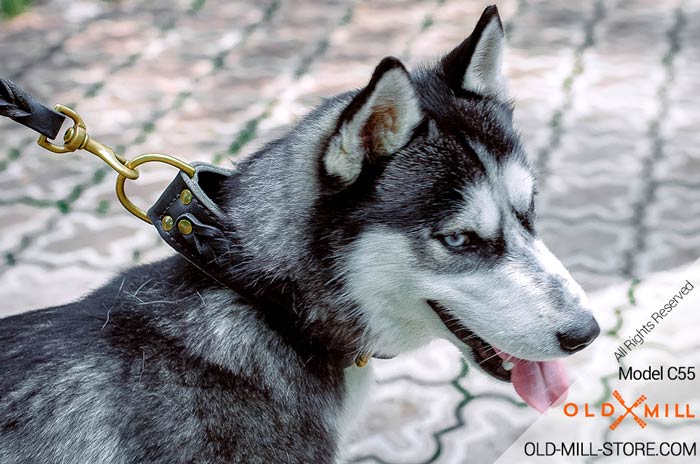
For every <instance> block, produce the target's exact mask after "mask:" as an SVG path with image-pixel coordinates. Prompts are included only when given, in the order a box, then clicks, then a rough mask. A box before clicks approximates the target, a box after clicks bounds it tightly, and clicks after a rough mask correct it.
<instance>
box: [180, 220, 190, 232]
mask: <svg viewBox="0 0 700 464" xmlns="http://www.w3.org/2000/svg"><path fill="white" fill-rule="evenodd" d="M177 230H179V231H180V233H181V234H183V235H187V234H191V233H192V223H191V222H190V221H188V220H187V219H181V220H180V221H179V222H178V223H177Z"/></svg>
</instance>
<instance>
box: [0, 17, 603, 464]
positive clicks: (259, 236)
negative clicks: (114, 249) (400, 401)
mask: <svg viewBox="0 0 700 464" xmlns="http://www.w3.org/2000/svg"><path fill="white" fill-rule="evenodd" d="M503 43H504V37H503V29H502V27H501V23H500V19H499V17H498V13H497V11H496V9H495V7H489V8H487V9H486V11H485V12H484V14H483V16H482V18H481V19H480V21H479V23H478V25H477V27H476V29H475V30H474V32H473V33H472V35H471V36H470V37H469V38H467V39H466V40H465V41H464V42H463V43H462V44H460V45H459V46H458V47H457V48H455V49H454V50H453V51H452V52H450V53H449V54H448V55H447V56H446V57H445V58H443V59H442V60H440V61H439V62H438V63H437V64H436V65H434V66H431V67H424V68H420V69H417V70H415V71H414V72H412V73H409V72H407V71H406V69H405V68H404V67H403V65H402V64H401V63H400V62H399V61H398V60H396V59H394V58H386V59H385V60H383V61H382V62H381V63H380V64H379V66H378V67H377V68H376V70H375V72H374V74H373V76H372V78H371V80H370V82H369V84H368V85H367V86H366V87H365V88H363V89H362V90H359V91H353V92H348V93H345V94H342V95H339V96H336V97H333V98H330V99H328V100H326V101H325V102H324V103H323V104H321V105H320V106H319V107H318V108H316V109H315V110H313V111H312V112H311V113H310V114H309V115H308V116H307V117H306V118H304V119H303V120H302V121H301V122H300V123H299V124H298V125H297V126H296V127H295V128H294V129H293V130H291V131H290V132H289V133H288V134H287V135H285V136H284V137H282V138H280V139H278V140H276V141H275V142H273V143H271V144H269V145H267V146H266V147H264V148H263V149H262V150H260V151H259V152H257V153H255V154H253V155H252V156H250V157H249V158H248V159H246V160H245V161H243V162H241V163H240V164H239V165H238V166H237V168H236V169H237V174H236V175H235V176H234V178H232V180H231V183H230V185H227V186H226V187H225V188H224V195H223V196H222V198H220V199H219V200H220V202H221V203H222V204H223V205H224V208H226V210H227V213H228V214H227V217H228V218H229V219H230V221H229V223H228V224H226V225H225V226H226V229H227V231H228V235H227V239H226V240H222V242H221V243H219V244H218V245H219V252H220V253H231V254H235V262H236V266H235V268H233V269H231V275H232V277H233V278H234V279H237V280H238V281H239V282H243V283H245V285H247V286H249V288H251V289H252V290H254V291H255V292H256V293H257V294H259V295H261V297H262V298H265V297H266V295H272V296H274V298H273V300H280V301H283V302H284V303H283V304H279V305H277V306H276V307H275V308H274V310H270V307H269V305H266V309H265V310H263V309H262V306H259V305H256V304H254V303H253V304H250V303H247V302H245V301H243V300H241V299H240V298H239V297H238V296H237V295H236V294H235V293H234V292H233V291H231V290H229V289H227V288H224V287H222V286H220V285H218V284H217V283H216V282H213V281H211V280H210V279H209V278H208V277H206V276H205V275H203V274H202V273H201V272H200V271H198V270H197V269H195V268H193V267H192V266H191V265H189V264H188V263H187V262H186V261H185V260H184V259H182V258H180V257H178V256H175V257H172V258H170V259H166V260H164V261H161V262H157V263H154V264H150V265H146V266H142V267H138V268H134V269H131V270H128V271H126V272H124V273H123V274H121V275H119V276H117V277H116V278H115V279H114V280H113V281H112V282H111V283H110V284H108V285H106V286H105V287H103V288H100V289H98V290H97V291H95V292H93V293H91V294H90V295H88V296H86V297H85V298H83V299H82V300H80V301H78V302H75V303H72V304H69V305H65V306H60V307H54V308H48V309H43V310H39V311H34V312H29V313H25V314H21V315H17V316H13V317H8V318H6V319H2V320H0V347H2V349H1V350H0V372H2V374H1V375H0V462H2V463H4V464H12V463H23V464H26V463H48V462H51V463H97V462H99V463H134V462H140V463H151V462H152V463H191V462H199V463H224V462H225V463H231V462H241V463H270V462H289V463H311V462H313V463H324V462H335V461H336V460H337V459H338V457H339V455H340V451H339V448H340V444H341V441H342V439H343V437H345V436H346V434H347V432H348V430H349V424H350V417H351V416H352V415H353V413H354V412H355V411H356V410H357V406H356V405H355V404H353V401H354V400H357V399H360V398H361V397H362V396H364V393H363V392H366V390H367V388H368V387H369V383H370V378H369V377H370V368H369V367H368V368H364V369H360V368H358V367H352V368H348V369H345V368H344V365H343V363H342V362H341V360H342V359H347V357H348V356H350V357H353V356H359V355H361V354H364V353H370V354H377V355H383V356H396V355H398V354H400V353H403V352H405V351H409V350H412V349H415V348H418V347H420V346H423V345H425V344H426V343H427V342H429V341H430V340H432V339H435V338H446V339H448V340H451V341H452V342H454V343H455V344H456V345H457V346H458V347H459V348H460V349H461V350H462V351H463V352H464V353H465V355H467V356H469V357H474V356H475V351H474V349H472V347H470V345H469V344H466V343H464V342H462V341H461V340H460V338H459V333H456V332H455V331H454V330H448V328H447V326H446V324H445V323H443V321H442V320H441V318H440V317H438V315H437V313H436V311H437V308H441V311H443V315H444V314H448V315H449V317H450V318H453V319H454V321H456V323H458V324H460V327H464V328H465V330H469V331H470V332H473V334H475V335H476V336H478V337H479V339H480V340H482V341H483V342H484V343H487V344H489V345H494V346H497V347H498V348H500V349H502V350H505V351H508V352H509V353H513V354H514V355H516V356H519V357H521V358H525V359H532V360H543V359H550V358H553V357H559V356H564V355H566V354H568V351H567V350H564V349H563V348H562V346H561V342H560V339H561V336H562V334H567V335H568V336H571V337H579V338H586V337H588V338H591V333H592V332H595V330H596V329H597V326H595V327H594V325H595V321H594V320H593V319H592V317H591V316H590V313H589V311H588V310H587V309H586V300H585V295H584V294H583V292H582V290H581V288H580V287H579V286H578V285H577V284H576V283H575V282H574V281H573V279H572V278H571V276H570V275H569V274H568V272H567V271H566V270H565V269H564V268H563V267H562V265H561V264H560V263H559V261H558V260H557V259H556V258H555V257H554V256H553V255H552V254H551V253H550V252H549V251H548V250H547V248H546V247H545V245H544V244H543V243H542V241H541V240H540V239H539V238H538V236H537V233H536V232H535V229H534V224H533V223H534V220H535V212H534V195H535V179H534V176H533V174H532V172H531V170H530V167H529V165H528V163H527V161H526V158H525V153H524V151H523V148H522V146H521V144H520V140H519V138H518V134H517V132H516V131H515V130H514V128H513V126H512V108H511V104H510V103H509V101H508V100H507V98H508V97H507V91H506V88H505V85H504V81H503V77H502V75H501V69H500V64H501V56H502V50H503ZM229 240H230V241H229ZM234 242H235V244H236V246H235V247H234V246H232V245H231V244H232V243H234ZM572 334H573V335H572ZM594 336H595V335H593V337H594ZM477 359H478V358H477ZM483 367H484V366H482V368H483ZM485 370H486V371H487V372H489V373H492V374H494V372H491V371H490V370H489V369H485ZM501 374H502V372H501Z"/></svg>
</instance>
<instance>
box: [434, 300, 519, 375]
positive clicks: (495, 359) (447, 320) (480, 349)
mask: <svg viewBox="0 0 700 464" xmlns="http://www.w3.org/2000/svg"><path fill="white" fill-rule="evenodd" d="M428 304H429V305H430V307H431V308H433V311H435V312H436V313H437V315H438V316H440V320H442V323H443V324H445V326H446V327H447V328H448V329H449V330H450V332H452V334H454V336H455V337H457V338H458V339H459V341H461V342H462V343H464V344H465V345H467V346H468V347H469V348H471V351H472V356H473V359H474V362H475V363H476V364H477V365H478V366H479V367H481V368H482V369H483V370H485V371H486V372H487V373H488V374H489V375H491V376H492V377H494V378H496V379H498V380H502V381H504V382H510V371H509V370H508V369H506V368H505V367H504V366H503V364H504V362H505V360H504V359H502V358H501V357H500V356H499V355H498V352H496V350H495V349H494V347H493V345H491V344H490V343H488V342H487V341H486V340H484V339H483V338H481V337H479V336H478V335H476V334H475V333H474V332H472V331H471V330H469V329H468V328H466V327H464V326H463V325H462V324H461V323H460V322H459V321H458V320H457V319H456V318H455V317H454V316H452V315H451V314H450V313H449V312H448V311H447V309H445V307H444V306H442V305H440V303H438V302H436V301H432V300H428ZM506 366H508V365H506Z"/></svg>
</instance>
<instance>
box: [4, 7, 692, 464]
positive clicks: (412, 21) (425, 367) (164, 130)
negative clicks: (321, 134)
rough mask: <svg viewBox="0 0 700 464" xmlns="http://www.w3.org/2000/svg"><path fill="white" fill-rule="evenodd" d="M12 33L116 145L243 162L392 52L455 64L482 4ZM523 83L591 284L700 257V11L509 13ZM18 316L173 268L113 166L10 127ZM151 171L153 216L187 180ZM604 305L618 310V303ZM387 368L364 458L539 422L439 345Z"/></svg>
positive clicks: (512, 77) (100, 22)
mask: <svg viewBox="0 0 700 464" xmlns="http://www.w3.org/2000/svg"><path fill="white" fill-rule="evenodd" d="M37 3H38V5H37V6H36V7H35V8H33V9H32V10H31V11H30V12H29V13H27V14H24V15H22V16H20V17H17V18H15V19H13V20H11V21H6V22H2V23H0V44H2V46H0V75H2V76H6V77H9V78H11V79H14V80H16V81H17V82H18V83H20V84H21V85H22V86H24V87H25V88H27V89H28V90H30V91H31V92H33V93H35V94H36V95H39V96H42V97H43V100H44V101H46V102H47V103H48V102H51V103H58V102H60V103H64V104H67V105H69V106H72V107H74V108H76V109H77V110H78V111H80V113H81V114H82V116H83V117H84V118H85V120H86V121H87V122H88V125H89V128H90V132H91V133H92V134H94V135H95V136H96V138H98V139H99V140H101V141H103V142H105V143H107V144H110V145H112V146H115V147H116V148H117V149H118V151H121V152H123V153H126V154H127V156H129V157H132V156H134V155H136V154H139V153H144V152H152V151H159V152H164V153H171V154H173V155H176V156H179V157H181V158H184V159H186V160H191V161H192V160H207V161H214V162H217V163H227V162H228V160H229V159H237V158H240V157H243V156H246V155H247V154H249V153H251V152H252V151H253V150H254V149H255V148H256V147H259V146H260V145H261V144H262V143H264V142H265V141H267V140H271V139H272V138H273V137H274V136H275V135H276V134H279V133H280V132H282V131H283V130H284V129H285V128H286V127H288V126H289V125H290V124H291V123H293V121H294V120H295V119H296V118H298V117H299V116H300V115H302V114H303V113H304V111H306V109H308V108H309V107H311V106H313V105H314V104H316V103H317V102H318V101H319V99H320V98H321V97H323V96H326V95H329V94H332V93H336V92H339V91H343V90H346V89H348V88H352V87H357V86H360V85H362V84H363V83H365V82H366V81H367V80H368V78H369V76H370V73H371V71H372V69H373V68H374V66H375V65H376V63H378V61H379V60H380V59H381V58H382V57H384V56H386V55H395V56H399V57H400V58H402V59H403V60H404V61H405V62H406V63H407V64H410V65H414V64H417V63H421V62H424V61H425V60H428V59H431V58H432V57H434V56H436V55H437V54H440V53H443V52H445V51H448V50H449V49H450V48H451V47H452V46H454V45H455V44H457V43H458V42H459V41H461V40H462V39H463V38H464V37H465V36H466V34H468V33H469V31H471V28H472V27H473V25H474V23H475V21H476V19H478V16H479V14H480V12H481V10H482V9H483V7H484V6H485V5H486V2H481V1H465V0H463V1H458V0H423V1H420V0H382V1H341V0H335V1H332V0H329V1H320V0H309V1H301V0H298V1H292V0H258V1H256V2H252V1H248V0H245V1H244V0H238V1H235V2H226V1H205V0H194V1H183V0H178V1H172V0H170V1H165V0H157V1H149V2H136V1H119V2H102V1H96V0H95V1H87V0H50V1H44V2H37ZM499 9H500V11H501V15H502V17H503V19H504V21H505V23H506V28H507V32H508V40H509V51H508V55H507V57H506V68H507V75H508V78H509V84H510V88H511V93H512V96H513V97H514V98H515V99H516V101H517V106H516V121H517V123H518V125H519V126H520V128H521V129H522V132H523V137H524V141H525V144H526V147H528V149H529V153H530V157H531V160H532V162H533V164H534V166H535V167H536V169H537V171H538V173H539V181H540V191H541V194H540V198H539V204H538V209H539V217H540V219H539V228H540V232H541V235H542V236H543V237H544V238H545V240H546V241H547V242H548V243H549V245H550V248H551V249H552V251H553V252H554V253H555V254H557V255H558V256H559V257H560V258H561V259H562V261H563V262H564V263H565V264H566V265H567V266H568V267H569V269H570V270H571V271H572V273H573V274H574V276H575V277H576V278H577V279H578V280H579V281H580V282H581V283H582V284H583V285H584V287H585V288H586V289H587V290H596V289H601V288H604V287H608V286H610V285H618V287H616V288H620V287H619V286H622V287H625V286H626V285H629V283H630V282H634V281H633V280H632V279H634V278H637V277H638V278H642V279H646V277H645V276H648V275H649V273H651V272H652V271H656V270H662V269H669V268H672V267H675V266H678V265H680V264H683V263H685V262H688V261H690V260H693V259H695V258H697V257H698V256H700V206H699V205H700V201H698V200H700V151H699V150H698V149H697V147H698V146H699V145H700V111H698V108H700V91H699V90H700V40H699V39H700V0H688V1H681V0H671V1H664V2H658V1H652V0H615V1H605V2H603V1H602V0H598V1H588V0H584V1H577V2H561V1H555V0H546V1H544V0H543V1H534V0H518V1H515V0H506V1H503V2H500V3H499ZM0 134H2V136H1V137H0V189H1V191H2V192H3V195H2V196H0V217H2V218H3V226H2V228H1V229H0V253H1V256H0V258H1V260H0V301H3V311H4V312H3V314H5V315H6V314H10V313H15V312H20V311H25V310H28V309H31V308H35V307H39V306H45V305H53V304H59V303H63V302H67V301H70V300H72V299H74V298H76V297H78V296H80V295H82V294H84V293H85V292H86V291H87V290H89V289H91V288H95V287H97V286H99V285H100V284H101V283H103V282H104V281H105V280H106V279H108V278H109V276H110V275H112V274H113V273H114V272H115V271H117V270H118V269H123V268H125V267H127V266H129V265H131V264H133V263H138V262H143V261H148V260H153V259H156V258H159V257H162V256H165V255H167V254H168V253H169V252H168V250H167V248H166V247H165V246H164V245H163V244H162V243H161V242H160V239H159V238H158V237H157V236H156V235H155V234H154V232H153V231H152V230H151V229H150V227H149V226H147V225H146V224H142V223H140V221H138V220H136V219H134V218H133V217H131V216H130V215H128V214H127V213H126V212H125V211H124V210H122V209H121V207H120V206H119V204H118V203H117V202H116V200H115V198H114V194H113V188H114V187H113V181H114V174H113V173H111V172H109V171H108V170H107V169H105V168H103V167H102V166H101V165H100V164H99V162H98V161H97V160H96V159H94V158H93V157H91V156H90V155H63V156H55V155H50V154H48V153H47V152H44V151H43V150H41V149H40V148H39V147H37V146H36V145H34V144H33V137H32V136H31V134H29V133H28V132H27V131H26V130H23V129H22V128H20V127H19V126H16V125H14V124H13V123H11V122H8V121H0ZM172 175H173V172H172V171H171V170H170V169H167V168H166V169H160V168H157V169H151V168H149V167H146V168H145V175H144V179H143V180H142V181H140V182H139V185H138V186H135V185H130V186H129V187H132V188H130V189H129V192H131V195H132V197H133V199H134V201H136V202H138V203H139V204H143V205H146V204H148V203H149V202H150V201H153V199H154V198H155V196H156V194H157V192H158V191H159V189H160V188H162V187H163V186H164V185H165V184H166V183H167V182H168V181H169V179H170V178H171V177H172ZM601 308H602V309H601V310H606V309H607V310H610V308H612V306H610V305H605V302H602V306H601ZM376 364H377V371H378V377H379V379H380V385H379V387H378V388H377V389H376V391H375V392H374V394H373V396H372V398H371V399H370V401H371V402H372V405H371V407H370V408H368V410H370V411H372V414H370V415H369V416H367V417H366V418H365V419H364V421H363V423H362V425H361V426H360V427H358V431H357V432H356V433H355V435H354V437H353V441H352V444H351V445H350V447H349V449H348V460H349V461H351V462H368V463H369V462H372V463H429V462H430V463H432V462H440V463H461V462H465V459H466V457H465V456H469V457H470V462H493V461H494V460H495V458H496V457H497V456H498V455H499V454H500V452H501V451H503V450H505V448H506V447H507V446H508V445H509V444H510V443H512V442H513V441H514V439H515V437H516V436H517V435H518V434H519V433H521V432H522V431H523V430H524V429H525V428H526V427H527V426H528V425H530V424H531V423H532V421H533V420H534V419H535V417H536V415H535V414H534V413H533V411H531V410H529V409H527V408H525V407H523V404H522V403H520V402H519V401H518V400H517V398H516V397H515V396H514V394H513V391H512V388H511V387H510V386H509V385H501V384H497V383H495V382H493V381H491V380H489V379H487V378H485V377H484V376H483V375H480V374H478V373H476V372H473V371H472V370H469V369H468V368H467V367H466V366H465V365H463V364H462V363H461V362H460V360H459V356H457V354H456V352H455V351H454V350H452V349H450V348H449V347H446V346H445V345H443V344H436V345H434V346H431V347H430V348H428V349H425V350H423V351H421V352H420V353H416V354H415V355H413V356H406V357H403V358H402V359H398V360H395V361H390V362H379V363H376Z"/></svg>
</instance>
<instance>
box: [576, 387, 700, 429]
mask: <svg viewBox="0 0 700 464" xmlns="http://www.w3.org/2000/svg"><path fill="white" fill-rule="evenodd" d="M612 396H613V398H615V399H616V400H617V405H616V404H613V403H612V402H603V403H601V405H600V408H598V407H597V406H596V405H592V404H589V403H584V404H583V405H581V406H579V405H578V404H576V403H566V404H564V414H565V415H566V416H568V417H576V416H578V415H580V414H582V415H583V417H615V420H614V421H613V422H612V423H611V424H610V430H615V429H616V428H617V427H618V426H619V425H620V424H621V423H622V421H624V420H625V419H627V418H628V417H629V418H631V419H632V420H634V421H635V422H636V423H637V425H639V427H641V428H645V427H646V426H647V423H646V421H645V420H644V419H659V418H674V419H693V418H695V414H693V413H692V412H691V410H690V404H687V403H685V404H680V403H654V404H652V403H648V402H647V396H646V395H640V396H639V397H637V398H636V399H635V400H634V402H632V403H629V402H626V401H625V399H624V398H623V397H622V395H621V394H620V392H619V391H617V390H613V392H612Z"/></svg>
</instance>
